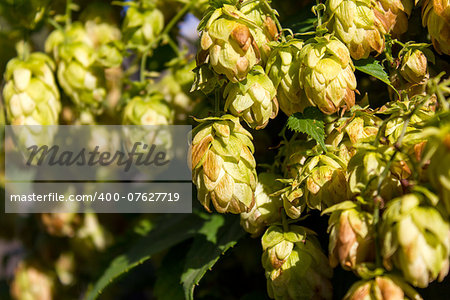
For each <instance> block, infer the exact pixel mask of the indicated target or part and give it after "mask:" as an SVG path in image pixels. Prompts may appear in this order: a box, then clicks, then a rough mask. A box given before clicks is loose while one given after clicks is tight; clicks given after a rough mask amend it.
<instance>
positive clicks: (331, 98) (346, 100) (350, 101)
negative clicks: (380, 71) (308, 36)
mask: <svg viewBox="0 0 450 300" xmlns="http://www.w3.org/2000/svg"><path fill="white" fill-rule="evenodd" d="M300 61H301V66H300V87H301V88H303V89H304V90H305V93H306V96H307V98H308V100H309V101H310V103H311V105H313V106H317V107H318V108H319V109H320V110H321V111H322V112H324V113H326V114H333V113H335V112H337V111H338V110H339V109H341V108H343V107H344V106H345V107H346V109H350V108H351V107H352V106H353V105H354V104H355V90H356V78H355V74H354V73H353V70H354V66H353V63H352V60H351V58H350V54H349V52H348V49H347V47H346V46H345V45H344V44H343V43H341V42H340V41H339V40H337V39H336V38H334V37H332V36H331V35H326V36H324V37H317V38H315V39H312V40H311V41H310V43H309V44H307V45H305V46H304V47H303V48H302V50H301V51H300Z"/></svg>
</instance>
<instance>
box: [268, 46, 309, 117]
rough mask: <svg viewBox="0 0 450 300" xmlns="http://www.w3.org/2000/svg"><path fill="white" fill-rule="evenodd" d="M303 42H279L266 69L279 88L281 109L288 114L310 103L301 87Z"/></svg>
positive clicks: (278, 94)
mask: <svg viewBox="0 0 450 300" xmlns="http://www.w3.org/2000/svg"><path fill="white" fill-rule="evenodd" d="M302 47H303V43H302V42H301V41H299V40H290V41H288V42H286V43H282V44H279V45H278V46H277V47H276V48H275V49H273V51H272V52H271V54H270V57H269V59H268V62H267V67H266V71H267V74H268V75H269V77H270V80H272V82H273V84H274V85H275V88H276V89H277V99H278V102H279V104H280V108H281V110H282V111H283V112H284V113H285V114H286V115H288V116H290V115H292V114H294V113H296V112H302V111H303V109H304V108H305V107H306V106H308V105H309V101H307V100H306V95H305V92H304V90H303V89H301V88H300V82H299V71H298V70H299V69H300V60H299V56H300V50H301V49H302Z"/></svg>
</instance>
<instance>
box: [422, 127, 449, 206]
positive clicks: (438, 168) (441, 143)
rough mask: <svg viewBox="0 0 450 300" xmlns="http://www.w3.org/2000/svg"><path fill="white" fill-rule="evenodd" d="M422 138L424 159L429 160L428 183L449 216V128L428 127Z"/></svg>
mask: <svg viewBox="0 0 450 300" xmlns="http://www.w3.org/2000/svg"><path fill="white" fill-rule="evenodd" d="M422 137H423V138H426V139H427V145H426V146H425V149H424V155H423V156H424V157H425V159H429V165H428V167H427V175H428V179H429V182H430V183H431V185H432V186H433V188H434V189H435V190H436V191H437V194H439V195H440V196H441V197H440V200H439V201H441V202H442V203H443V205H444V207H445V209H446V211H447V213H448V214H449V215H450V168H449V165H450V126H449V125H446V126H443V127H442V128H439V129H438V128H435V127H428V128H426V129H425V130H424V131H423V133H422Z"/></svg>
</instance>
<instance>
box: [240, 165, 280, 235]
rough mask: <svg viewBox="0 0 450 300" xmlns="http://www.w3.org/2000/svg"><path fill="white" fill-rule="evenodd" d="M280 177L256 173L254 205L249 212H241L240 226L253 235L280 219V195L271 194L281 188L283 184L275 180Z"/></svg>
mask: <svg viewBox="0 0 450 300" xmlns="http://www.w3.org/2000/svg"><path fill="white" fill-rule="evenodd" d="M280 178H281V177H280V176H279V175H277V174H274V173H261V174H258V183H257V184H256V190H255V205H254V206H253V208H252V209H251V210H250V212H248V213H246V212H244V213H241V226H242V227H243V228H244V229H245V231H247V232H248V233H250V234H251V235H252V236H253V237H256V236H259V235H260V234H261V233H262V232H263V231H264V229H265V228H266V227H267V226H269V225H270V224H273V223H275V222H278V221H280V220H281V215H280V213H281V209H282V207H283V204H282V202H281V199H280V197H278V196H272V195H271V194H273V193H274V192H276V191H278V190H280V189H282V187H283V185H282V184H281V183H280V182H278V181H277V179H280Z"/></svg>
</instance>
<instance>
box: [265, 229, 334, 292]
mask: <svg viewBox="0 0 450 300" xmlns="http://www.w3.org/2000/svg"><path fill="white" fill-rule="evenodd" d="M261 242H262V247H263V250H264V252H263V255H262V265H263V267H264V269H265V273H266V279H267V291H268V294H269V297H270V298H273V299H305V300H306V299H331V296H332V287H331V283H330V281H329V280H330V278H331V277H332V272H333V271H332V269H331V267H330V266H329V265H328V260H327V257H326V256H325V254H323V252H322V249H321V248H320V245H319V243H318V241H317V239H316V238H315V237H314V233H313V232H311V231H309V230H308V229H306V228H304V227H300V226H295V225H292V226H290V229H289V231H283V229H282V228H281V227H279V226H271V227H269V228H268V229H267V231H266V232H265V233H264V235H263V237H262V240H261Z"/></svg>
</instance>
